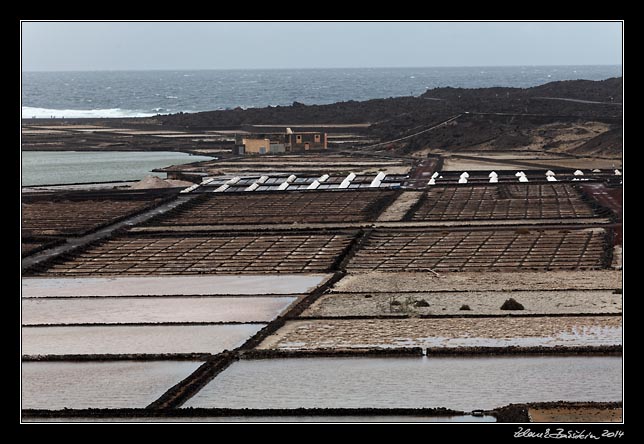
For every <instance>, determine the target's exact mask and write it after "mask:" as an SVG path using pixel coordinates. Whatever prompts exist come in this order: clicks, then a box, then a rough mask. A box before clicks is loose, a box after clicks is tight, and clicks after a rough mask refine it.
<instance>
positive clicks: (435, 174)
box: [432, 170, 617, 179]
mask: <svg viewBox="0 0 644 444" xmlns="http://www.w3.org/2000/svg"><path fill="white" fill-rule="evenodd" d="M615 171H617V170H615ZM437 177H438V173H434V174H432V179H436V178H437Z"/></svg>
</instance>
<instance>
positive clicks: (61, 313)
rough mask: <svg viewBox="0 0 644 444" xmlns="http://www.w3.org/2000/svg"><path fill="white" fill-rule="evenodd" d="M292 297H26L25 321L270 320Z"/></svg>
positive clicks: (38, 322)
mask: <svg viewBox="0 0 644 444" xmlns="http://www.w3.org/2000/svg"><path fill="white" fill-rule="evenodd" d="M294 300H295V298H293V297H279V298H271V297H250V298H245V297H232V298H227V297H197V298H186V297H180V298H172V297H164V298H153V297H149V298H127V297H118V298H70V299H52V298H41V299H33V298H32V299H23V301H22V323H23V325H31V324H119V323H133V324H135V323H155V322H231V321H236V322H253V321H264V322H266V321H270V320H272V319H274V318H275V317H276V316H277V315H279V314H280V313H281V312H282V310H284V309H285V308H286V307H288V306H289V305H290V304H291V302H293V301H294Z"/></svg>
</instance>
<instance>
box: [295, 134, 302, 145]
mask: <svg viewBox="0 0 644 444" xmlns="http://www.w3.org/2000/svg"><path fill="white" fill-rule="evenodd" d="M295 142H296V143H302V136H300V135H297V136H295Z"/></svg>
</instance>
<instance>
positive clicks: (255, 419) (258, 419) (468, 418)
mask: <svg viewBox="0 0 644 444" xmlns="http://www.w3.org/2000/svg"><path fill="white" fill-rule="evenodd" d="M23 421H25V422H170V423H172V422H204V423H209V422H249V423H263V422H291V423H303V422H355V423H361V422H394V423H397V422H418V423H425V422H496V418H495V417H494V416H490V415H484V416H472V415H459V416H202V417H141V418H23Z"/></svg>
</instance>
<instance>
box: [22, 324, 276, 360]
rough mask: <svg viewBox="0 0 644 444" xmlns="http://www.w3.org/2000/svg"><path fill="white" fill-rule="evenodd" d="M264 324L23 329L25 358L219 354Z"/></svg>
mask: <svg viewBox="0 0 644 444" xmlns="http://www.w3.org/2000/svg"><path fill="white" fill-rule="evenodd" d="M263 326H264V324H246V325H180V326H174V325H172V326H167V325H164V326H156V325H155V326H148V325H146V326H132V327H131V326H91V327H23V328H22V354H23V355H68V354H72V355H74V354H80V355H87V354H90V355H91V354H138V353H219V352H221V351H223V350H224V349H228V350H232V349H233V348H236V347H239V346H240V345H241V344H243V343H244V342H245V341H246V340H247V339H248V338H250V337H251V336H252V335H254V334H255V333H256V332H257V331H259V330H260V329H261V328H262V327H263Z"/></svg>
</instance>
